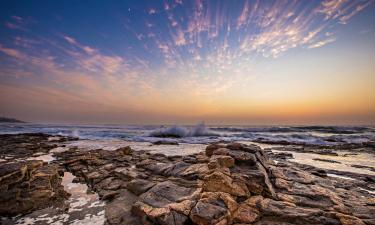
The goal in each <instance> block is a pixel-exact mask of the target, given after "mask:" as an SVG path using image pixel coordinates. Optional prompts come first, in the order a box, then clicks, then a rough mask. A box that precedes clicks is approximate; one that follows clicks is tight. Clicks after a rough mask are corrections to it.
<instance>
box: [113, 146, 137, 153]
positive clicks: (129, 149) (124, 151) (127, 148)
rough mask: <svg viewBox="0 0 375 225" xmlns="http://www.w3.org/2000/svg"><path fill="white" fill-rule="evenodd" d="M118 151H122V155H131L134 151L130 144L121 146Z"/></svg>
mask: <svg viewBox="0 0 375 225" xmlns="http://www.w3.org/2000/svg"><path fill="white" fill-rule="evenodd" d="M116 151H117V152H119V153H121V154H122V155H130V154H132V152H133V150H132V149H131V148H130V146H126V147H122V148H119V149H117V150H116Z"/></svg>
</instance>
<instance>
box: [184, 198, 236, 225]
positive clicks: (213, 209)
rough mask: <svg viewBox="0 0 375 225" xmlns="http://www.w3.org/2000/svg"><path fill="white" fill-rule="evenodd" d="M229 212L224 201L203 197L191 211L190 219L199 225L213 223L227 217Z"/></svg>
mask: <svg viewBox="0 0 375 225" xmlns="http://www.w3.org/2000/svg"><path fill="white" fill-rule="evenodd" d="M228 216H229V212H228V210H227V208H226V207H225V204H224V203H223V202H220V201H217V200H212V199H201V200H199V202H198V203H197V204H196V205H195V206H194V208H193V209H192V210H191V213H190V219H191V220H192V221H193V222H194V223H195V224H198V225H211V224H212V225H213V224H218V223H220V221H223V220H225V221H226V219H227V217H228Z"/></svg>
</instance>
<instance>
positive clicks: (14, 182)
mask: <svg viewBox="0 0 375 225" xmlns="http://www.w3.org/2000/svg"><path fill="white" fill-rule="evenodd" d="M0 190H1V192H0V215H4V216H16V215H18V214H25V213H28V212H31V211H33V210H36V209H41V208H45V207H48V206H52V205H58V204H60V205H62V204H63V202H64V200H65V199H66V198H67V197H68V194H67V193H66V192H65V191H64V189H63V186H62V185H61V177H60V175H59V170H58V167H57V166H56V165H48V164H46V163H43V162H42V161H27V162H15V163H8V164H1V165H0Z"/></svg>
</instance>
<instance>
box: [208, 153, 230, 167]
mask: <svg viewBox="0 0 375 225" xmlns="http://www.w3.org/2000/svg"><path fill="white" fill-rule="evenodd" d="M211 161H212V162H217V163H218V165H219V166H221V167H233V166H234V159H233V158H232V157H230V156H225V155H213V156H212V157H211V159H210V163H211Z"/></svg>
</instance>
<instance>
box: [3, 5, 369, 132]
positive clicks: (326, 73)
mask: <svg viewBox="0 0 375 225" xmlns="http://www.w3.org/2000/svg"><path fill="white" fill-rule="evenodd" d="M374 21H375V3H374V1H373V0H322V1H317V0H288V1H287V0H275V1H271V0H262V1H260V0H248V1H246V0H241V1H240V0H233V1H229V0H225V1H220V0H214V1H200V0H173V1H158V0H153V1H140V0H134V1H133V0H129V1H122V0H121V1H120V0H118V1H115V0H109V1H89V0H87V1H84V0H81V1H72V0H67V1H44V0H40V1H31V0H24V1H19V0H2V1H1V2H0V34H1V35H0V115H1V116H8V117H15V118H18V119H22V120H26V121H32V122H45V123H88V124H93V123H98V124H109V123H111V124H113V123H116V124H194V123H198V122H201V121H205V122H206V123H208V124H239V125H270V124H277V125H281V124H293V125H297V124H323V125H328V124H338V125H341V124H345V125H346V124H353V125H354V124H355V125H357V124H368V125H374V124H375V88H374V87H375V23H374Z"/></svg>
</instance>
